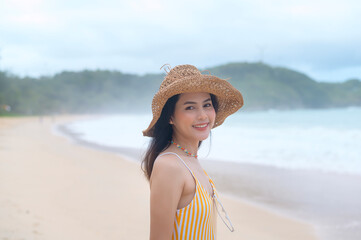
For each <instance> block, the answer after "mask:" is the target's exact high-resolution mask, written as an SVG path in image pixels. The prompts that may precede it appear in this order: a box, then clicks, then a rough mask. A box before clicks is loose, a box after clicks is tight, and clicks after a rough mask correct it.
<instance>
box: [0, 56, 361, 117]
mask: <svg viewBox="0 0 361 240" xmlns="http://www.w3.org/2000/svg"><path fill="white" fill-rule="evenodd" d="M207 70H209V71H210V72H211V74H212V75H216V76H219V77H221V78H231V79H230V80H228V81H229V82H230V83H232V85H233V86H235V87H236V88H237V89H238V90H240V91H241V92H242V94H243V96H244V100H245V106H244V110H266V109H270V108H272V109H294V108H329V107H347V106H361V81H360V80H357V79H351V80H348V81H345V82H342V83H325V82H316V81H315V80H313V79H311V78H310V77H308V76H307V75H305V74H303V73H300V72H297V71H293V70H291V69H287V68H282V67H272V66H269V65H266V64H263V63H229V64H225V65H221V66H216V67H212V68H207ZM163 78H164V74H146V75H142V76H140V75H134V74H125V73H122V72H118V71H107V70H97V71H88V70H84V71H81V72H69V71H66V72H61V73H59V74H56V75H54V76H51V77H40V78H20V77H18V76H15V75H11V74H8V73H6V72H0V106H3V108H4V106H6V105H8V106H10V107H11V113H13V114H25V115H32V114H52V113H116V112H125V111H127V112H142V111H148V112H149V111H150V105H151V100H152V97H153V95H154V93H155V92H156V91H157V90H158V88H159V85H160V83H161V82H162V80H163ZM3 108H2V109H0V115H3V114H7V113H8V112H6V111H5V110H4V109H3Z"/></svg>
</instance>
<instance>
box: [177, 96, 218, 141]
mask: <svg viewBox="0 0 361 240" xmlns="http://www.w3.org/2000/svg"><path fill="white" fill-rule="evenodd" d="M215 118H216V112H215V110H214V108H213V104H212V100H211V95H210V94H209V93H204V92H196V93H182V94H180V96H179V99H178V101H177V103H176V105H175V109H174V114H173V116H172V117H171V120H170V123H171V124H172V125H173V132H174V134H176V136H182V138H186V139H189V140H198V141H203V140H204V139H206V138H207V137H208V135H209V132H210V131H211V129H212V127H213V125H214V121H215Z"/></svg>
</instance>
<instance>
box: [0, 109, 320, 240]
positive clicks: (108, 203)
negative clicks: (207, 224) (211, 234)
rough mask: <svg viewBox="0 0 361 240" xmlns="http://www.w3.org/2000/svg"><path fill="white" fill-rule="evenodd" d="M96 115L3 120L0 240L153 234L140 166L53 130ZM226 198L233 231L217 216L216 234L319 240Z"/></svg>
mask: <svg viewBox="0 0 361 240" xmlns="http://www.w3.org/2000/svg"><path fill="white" fill-rule="evenodd" d="M93 117H96V116H88V115H87V116H58V117H57V118H56V121H52V120H51V118H44V119H43V121H42V122H40V121H39V119H38V117H25V118H0V240H11V239H49V240H57V239H59V240H64V239H67V240H72V239H74V240H79V239H87V240H91V239H108V240H111V239H127V240H128V239H149V186H148V183H147V181H146V180H145V178H144V177H143V173H142V172H141V169H140V165H139V163H137V162H134V161H129V160H127V159H126V158H124V157H121V156H119V155H117V154H115V153H110V152H105V151H100V150H96V149H91V148H88V147H85V146H80V145H78V144H75V143H74V142H73V141H71V140H69V139H68V138H66V137H64V136H62V135H60V134H56V133H55V132H54V130H53V127H54V126H55V124H59V123H66V122H70V121H74V120H79V119H82V118H93ZM216 184H217V183H216ZM220 195H221V196H222V193H221V192H220ZM222 202H223V205H224V206H225V208H226V209H227V211H228V212H229V215H230V216H231V219H232V222H233V225H234V227H235V229H236V230H235V232H233V233H231V232H230V231H229V230H228V228H226V226H224V225H223V222H222V221H221V220H220V219H218V226H217V229H218V239H252V240H271V239H274V240H276V239H277V240H282V239H287V240H289V239H292V240H297V239H300V240H301V239H302V240H311V239H318V238H317V237H316V236H315V231H314V229H313V227H312V226H311V225H310V224H307V223H303V222H301V221H298V220H295V219H292V218H289V217H285V216H282V215H279V214H276V213H274V212H271V211H269V210H266V209H264V208H262V207H259V206H256V205H252V204H249V203H247V202H244V201H242V200H240V199H236V198H231V197H227V196H222Z"/></svg>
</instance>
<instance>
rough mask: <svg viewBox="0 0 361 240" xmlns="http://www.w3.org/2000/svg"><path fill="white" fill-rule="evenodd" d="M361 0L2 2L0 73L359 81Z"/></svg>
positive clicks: (87, 0)
mask: <svg viewBox="0 0 361 240" xmlns="http://www.w3.org/2000/svg"><path fill="white" fill-rule="evenodd" d="M360 13H361V2H360V1H358V0H344V1H334V0H297V1H292V0H272V1H271V0H269V1H266V0H264V1H261V0H217V1H215V0H200V1H196V0H192V1H191V0H181V1H170V0H164V1H163V0H114V1H113V0H102V1H92V0H72V1H67V0H46V1H45V0H44V1H43V0H8V1H7V0H0V69H1V70H6V71H9V72H12V73H14V74H18V75H21V76H24V75H28V76H39V75H51V74H54V73H57V72H60V71H63V70H75V71H77V70H82V69H110V70H119V71H122V72H128V73H139V74H144V73H160V72H161V71H160V70H159V68H160V67H161V66H162V65H163V64H164V63H169V64H171V66H175V65H178V64H184V63H189V64H193V65H196V66H197V67H199V68H202V69H206V68H207V67H212V66H216V65H219V64H226V63H229V62H244V61H247V62H255V61H263V62H265V63H267V64H270V65H272V66H284V67H290V68H293V69H295V70H298V71H302V72H304V73H306V74H308V75H309V76H310V77H312V78H314V79H315V80H317V81H330V82H340V81H345V80H347V79H350V78H359V79H361V30H360V22H361V14H360Z"/></svg>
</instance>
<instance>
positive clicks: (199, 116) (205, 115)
mask: <svg viewBox="0 0 361 240" xmlns="http://www.w3.org/2000/svg"><path fill="white" fill-rule="evenodd" d="M198 118H199V119H206V118H207V114H206V111H204V109H200V110H199V115H198Z"/></svg>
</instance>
